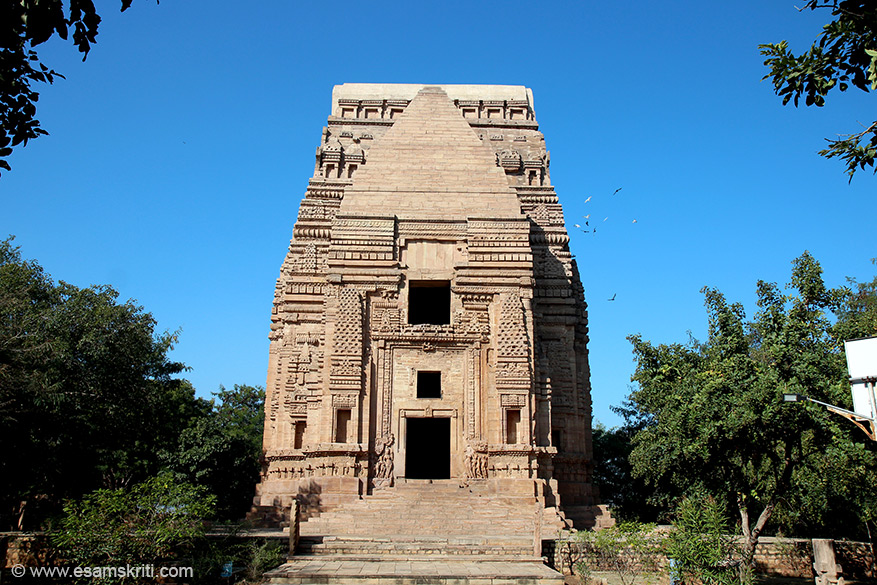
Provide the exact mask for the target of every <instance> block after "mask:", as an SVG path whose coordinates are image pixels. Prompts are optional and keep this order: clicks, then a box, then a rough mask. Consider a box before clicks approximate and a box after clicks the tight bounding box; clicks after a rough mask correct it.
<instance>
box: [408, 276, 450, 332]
mask: <svg viewBox="0 0 877 585" xmlns="http://www.w3.org/2000/svg"><path fill="white" fill-rule="evenodd" d="M450 322H451V283H450V281H448V280H413V281H411V282H410V283H409V290H408V323H410V324H411V325H421V324H428V325H448V324H450Z"/></svg>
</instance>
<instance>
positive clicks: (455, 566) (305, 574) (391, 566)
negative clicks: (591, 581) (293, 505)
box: [265, 557, 563, 585]
mask: <svg viewBox="0 0 877 585" xmlns="http://www.w3.org/2000/svg"><path fill="white" fill-rule="evenodd" d="M265 577H266V578H267V579H268V583H272V584H274V585H312V584H316V583H321V584H333V583H339V584H340V583H346V584H354V585H357V584H362V585H366V584H367V585H450V584H454V585H495V584H496V583H504V584H509V585H562V584H563V576H562V575H561V574H560V573H558V572H557V571H555V570H553V569H551V568H550V567H547V566H545V565H544V564H543V563H542V560H541V559H535V558H531V559H529V560H518V561H507V560H474V559H465V560H457V559H441V560H438V559H429V560H395V559H394V560H369V559H366V560H357V559H355V558H351V557H295V558H292V559H290V560H289V561H288V562H287V563H286V564H284V565H281V566H280V567H278V568H276V569H274V570H273V571H269V572H268V573H265Z"/></svg>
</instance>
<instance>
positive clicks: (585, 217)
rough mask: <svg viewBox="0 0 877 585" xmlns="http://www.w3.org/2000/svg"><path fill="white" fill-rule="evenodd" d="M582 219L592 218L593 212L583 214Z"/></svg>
mask: <svg viewBox="0 0 877 585" xmlns="http://www.w3.org/2000/svg"><path fill="white" fill-rule="evenodd" d="M582 219H591V214H590V213H589V214H588V215H583V216H582Z"/></svg>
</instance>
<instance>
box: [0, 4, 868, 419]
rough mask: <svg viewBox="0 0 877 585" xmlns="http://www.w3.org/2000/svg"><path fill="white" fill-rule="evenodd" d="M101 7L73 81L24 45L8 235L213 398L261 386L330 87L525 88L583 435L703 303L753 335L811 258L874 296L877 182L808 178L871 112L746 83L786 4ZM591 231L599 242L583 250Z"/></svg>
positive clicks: (797, 23) (1, 230)
mask: <svg viewBox="0 0 877 585" xmlns="http://www.w3.org/2000/svg"><path fill="white" fill-rule="evenodd" d="M802 3H803V2H799V4H802ZM97 4H98V9H99V10H100V11H101V14H102V16H103V22H102V24H101V27H100V34H99V36H98V43H97V45H96V46H95V47H94V49H93V50H92V52H91V54H90V55H89V57H88V59H87V61H86V62H85V63H83V62H81V60H80V58H79V57H78V55H77V53H76V52H75V49H74V48H73V47H72V46H71V45H70V44H65V43H64V42H62V41H59V40H55V41H51V42H49V43H46V44H45V45H43V46H40V47H39V53H40V55H41V57H42V59H43V61H44V62H45V63H46V64H47V65H49V66H51V67H52V68H54V69H56V70H58V71H59V72H61V73H63V74H64V75H65V76H66V79H59V80H58V81H57V82H56V83H55V85H54V86H51V87H43V88H42V93H41V99H40V102H39V110H38V117H39V119H40V120H41V122H42V124H43V127H44V128H45V129H47V130H48V131H49V132H50V136H47V137H42V138H40V139H38V140H36V141H33V142H31V143H30V144H29V145H28V146H27V147H26V148H24V149H19V150H18V151H16V153H15V154H14V155H13V157H12V158H11V160H10V163H11V164H12V166H13V170H12V172H10V173H5V174H4V175H3V176H2V178H0V201H2V211H0V234H2V235H4V236H5V234H15V235H16V236H17V237H16V242H17V244H18V245H20V246H21V247H22V252H23V254H24V255H25V257H28V258H34V259H36V260H38V261H39V262H40V263H41V264H42V265H43V266H44V267H45V268H46V269H47V270H48V271H49V272H50V273H51V274H52V275H53V276H54V277H55V278H56V279H62V280H66V281H68V282H71V283H73V284H76V285H80V286H87V285H89V284H92V283H107V284H111V285H113V286H114V287H115V288H116V289H118V290H119V291H120V294H121V296H122V298H125V299H127V298H134V299H136V300H137V302H138V303H140V304H142V305H143V306H144V307H145V308H146V309H147V310H148V311H150V312H152V313H153V315H154V316H155V317H156V318H157V319H158V322H159V328H160V329H161V330H165V329H167V330H177V329H181V337H180V342H179V344H178V345H177V347H176V349H175V351H174V357H175V358H176V359H179V360H182V361H184V362H185V363H187V364H188V365H189V366H190V367H191V368H192V369H191V371H190V372H188V374H187V377H188V378H189V379H190V380H192V382H193V383H194V384H195V386H196V388H197V389H198V391H199V393H200V394H202V395H205V396H206V395H209V394H210V393H211V392H214V391H216V390H217V389H218V387H219V384H225V385H226V386H231V385H232V384H235V383H247V384H264V380H265V373H266V368H267V361H268V353H267V349H268V342H267V333H268V323H269V314H270V308H271V300H272V296H273V291H274V281H275V279H276V278H277V274H278V271H279V267H280V263H281V262H282V260H283V257H284V254H285V252H286V248H287V245H288V242H289V239H290V236H291V233H292V226H293V223H294V221H295V218H296V214H297V209H298V204H299V201H300V200H301V197H302V196H303V194H304V191H305V187H306V185H307V180H308V178H309V177H310V176H311V174H312V172H313V165H314V158H313V157H314V151H315V149H316V147H317V145H318V143H319V139H320V131H321V128H322V127H323V125H325V123H326V117H327V115H328V114H329V109H330V97H331V92H332V86H333V85H336V84H340V83H345V82H380V83H481V84H514V85H526V86H528V87H530V88H532V89H533V92H534V96H535V106H536V116H537V119H538V121H539V122H540V125H541V130H542V131H543V132H544V134H545V138H546V143H547V145H548V148H549V149H550V150H551V179H552V183H553V184H554V185H555V187H556V189H557V192H558V194H559V196H560V198H561V203H562V204H563V206H564V210H565V214H566V219H567V223H568V226H569V229H570V233H571V236H572V242H571V249H572V252H573V254H574V255H575V256H576V259H577V261H578V264H579V269H580V271H581V275H582V280H583V282H584V286H585V294H586V299H587V301H588V303H589V317H590V337H591V341H590V357H591V368H592V379H591V383H592V386H593V400H594V415H595V417H596V418H597V419H598V420H600V421H602V422H604V423H606V424H607V425H609V426H612V425H615V424H618V423H619V420H618V418H617V417H616V416H615V415H614V414H612V413H611V412H610V411H609V406H610V405H615V404H619V403H620V402H621V401H622V400H623V399H624V397H625V396H626V395H627V394H628V392H629V384H630V375H631V373H632V372H633V368H634V363H633V358H632V354H631V350H630V344H629V343H628V342H627V341H626V340H625V338H626V336H627V335H630V334H632V333H640V334H642V335H643V337H644V338H645V339H649V340H652V341H654V342H656V343H658V342H660V343H671V342H685V341H686V340H687V339H688V332H689V331H690V332H691V333H692V334H693V335H695V336H696V337H699V338H703V337H704V336H705V332H706V316H705V312H704V309H703V297H702V295H701V294H700V292H699V291H700V289H701V288H702V287H703V286H712V287H717V288H719V289H720V290H722V291H723V292H724V293H725V294H726V295H727V296H728V298H729V299H730V300H733V301H740V302H742V303H744V305H745V306H746V308H747V311H748V313H749V314H751V313H752V312H754V309H755V308H754V300H755V283H756V281H757V280H758V279H764V280H768V281H774V282H779V283H786V282H788V280H789V275H790V269H791V261H792V260H793V259H794V258H795V257H797V256H799V255H800V254H801V253H802V252H803V251H804V250H809V251H811V252H812V253H813V254H814V256H815V257H816V258H817V259H818V260H819V261H820V262H821V263H822V265H823V268H824V269H825V278H826V281H827V282H828V283H829V284H831V285H838V284H841V283H843V282H844V278H845V277H846V276H852V277H856V278H859V279H861V280H865V279H870V278H872V277H873V275H874V271H875V269H874V266H873V265H872V264H871V263H870V259H871V258H873V257H875V256H877V252H875V246H874V243H873V239H874V238H873V235H872V234H871V231H872V229H873V228H872V225H871V224H872V221H873V218H874V217H875V215H877V214H875V211H877V196H875V195H877V192H875V191H877V189H875V187H877V178H875V177H874V175H872V174H871V173H870V172H865V173H860V174H859V175H858V176H857V177H856V178H855V179H854V180H853V182H852V184H851V185H848V184H847V178H846V176H845V175H844V174H843V169H842V166H841V164H840V163H839V162H837V161H829V160H825V159H823V158H821V157H819V156H817V155H816V154H815V152H816V151H817V150H819V149H820V148H822V146H823V144H824V141H823V139H824V138H825V137H831V136H834V135H835V134H837V133H850V132H856V131H858V128H859V126H858V122H869V121H870V120H871V119H873V112H874V109H873V103H870V107H868V106H869V102H868V101H867V100H869V99H870V96H867V95H865V94H862V93H861V92H857V93H853V92H848V93H847V94H837V95H831V96H829V100H828V105H827V106H826V107H825V108H822V109H812V108H803V107H802V108H799V109H795V108H793V107H791V106H788V107H783V106H782V105H781V102H780V100H779V99H778V98H777V97H776V96H775V95H774V94H773V92H772V86H771V85H770V83H769V82H767V81H764V82H762V81H761V78H762V77H763V76H764V74H765V72H766V70H765V68H764V67H763V65H762V61H763V58H762V57H761V55H760V54H759V52H758V48H757V47H758V44H759V43H764V42H775V41H779V40H782V39H787V40H788V41H789V42H790V44H791V46H792V49H793V50H796V51H798V52H800V51H802V50H804V49H806V47H808V46H809V43H810V42H811V41H812V40H813V39H814V38H815V37H816V35H817V34H818V33H819V31H820V27H821V25H822V24H824V22H826V21H827V18H828V13H827V12H825V11H816V12H815V13H811V12H810V11H808V12H805V13H801V12H798V11H797V10H796V8H795V3H794V2H793V1H787V0H770V1H767V2H765V1H763V0H762V1H750V0H746V1H743V2H735V3H727V2H726V3H715V2H660V3H658V2H646V1H625V0H621V1H616V2H601V3H597V2H582V3H571V2H543V3H532V2H519V1H505V2H453V1H451V2H441V3H424V4H422V5H420V4H418V3H408V2H404V3H403V2H383V3H378V4H374V3H371V4H368V3H366V4H363V3H358V2H357V3H354V2H346V1H341V2H334V3H325V4H323V5H322V6H318V5H317V3H298V2H288V1H287V2H281V1H278V0H266V1H264V2H258V3H241V2H234V3H233V2H229V1H226V0H216V1H213V2H179V1H173V0H164V1H163V2H161V4H158V5H157V4H155V3H154V2H150V1H147V0H137V1H136V2H135V3H134V6H133V7H132V8H131V9H129V10H128V11H127V12H125V13H124V14H120V13H119V12H118V3H117V2H112V1H103V2H98V3H97ZM619 187H620V188H621V191H619V192H618V193H617V194H615V195H613V192H614V191H615V190H616V189H618V188H619ZM588 197H591V200H590V201H589V202H587V203H586V202H585V201H586V199H587V198H588ZM588 214H590V216H591V217H590V223H591V226H593V225H595V222H596V224H597V226H598V232H597V233H596V234H584V233H582V232H581V231H579V230H577V229H576V228H575V227H573V226H574V224H575V223H579V224H581V225H584V223H583V219H582V217H583V216H584V215H588ZM604 218H608V219H606V220H605V221H604V220H603V219H604ZM634 219H636V220H637V221H636V223H633V220H634ZM613 295H614V296H615V300H614V301H611V302H610V301H608V299H609V298H611V297H612V296H613Z"/></svg>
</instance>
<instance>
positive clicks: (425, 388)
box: [417, 372, 442, 398]
mask: <svg viewBox="0 0 877 585" xmlns="http://www.w3.org/2000/svg"><path fill="white" fill-rule="evenodd" d="M417 397H418V398H441V397H442V373H441V372H417Z"/></svg>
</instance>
